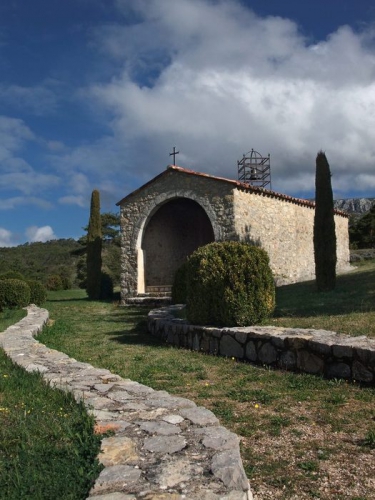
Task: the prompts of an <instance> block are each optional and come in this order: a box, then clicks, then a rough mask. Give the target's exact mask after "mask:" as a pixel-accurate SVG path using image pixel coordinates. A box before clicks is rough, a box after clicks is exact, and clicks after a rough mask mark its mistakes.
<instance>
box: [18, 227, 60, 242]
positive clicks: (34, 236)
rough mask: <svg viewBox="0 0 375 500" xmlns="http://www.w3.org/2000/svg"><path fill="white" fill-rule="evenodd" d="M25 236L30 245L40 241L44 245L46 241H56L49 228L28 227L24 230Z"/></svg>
mask: <svg viewBox="0 0 375 500" xmlns="http://www.w3.org/2000/svg"><path fill="white" fill-rule="evenodd" d="M25 234H26V237H27V239H28V241H29V242H30V243H34V242H36V241H41V242H43V243H44V242H46V241H50V240H55V239H56V236H55V234H54V232H53V229H52V227H51V226H42V227H37V226H30V227H28V228H27V229H26V232H25Z"/></svg>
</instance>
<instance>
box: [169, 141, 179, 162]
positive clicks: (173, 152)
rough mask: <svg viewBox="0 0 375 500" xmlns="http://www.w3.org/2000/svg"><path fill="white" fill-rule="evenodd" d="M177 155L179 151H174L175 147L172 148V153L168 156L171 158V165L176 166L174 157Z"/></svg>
mask: <svg viewBox="0 0 375 500" xmlns="http://www.w3.org/2000/svg"><path fill="white" fill-rule="evenodd" d="M178 154H179V151H176V146H173V151H172V153H169V156H173V165H176V155H178Z"/></svg>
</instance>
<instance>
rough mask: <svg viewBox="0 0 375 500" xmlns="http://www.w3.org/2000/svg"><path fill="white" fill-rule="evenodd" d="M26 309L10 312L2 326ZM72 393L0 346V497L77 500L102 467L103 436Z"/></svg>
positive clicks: (84, 493)
mask: <svg viewBox="0 0 375 500" xmlns="http://www.w3.org/2000/svg"><path fill="white" fill-rule="evenodd" d="M24 313H25V311H14V310H12V311H6V312H5V313H4V314H2V315H1V317H0V331H3V330H4V329H5V328H7V327H8V326H10V325H11V324H13V323H15V322H17V321H19V320H20V319H21V318H22V317H23V316H24ZM93 426H94V420H93V418H92V417H90V416H89V415H88V414H87V412H86V410H85V407H84V405H83V404H81V403H79V404H77V403H76V402H75V400H74V398H73V397H72V396H71V395H70V394H65V393H64V392H62V391H58V390H55V389H51V388H50V387H49V386H48V385H47V384H46V383H45V382H44V381H43V379H42V376H41V375H40V374H37V373H27V372H26V371H25V370H24V369H22V368H20V367H18V366H15V365H14V364H13V363H12V362H11V361H10V359H9V358H8V357H7V356H6V355H5V353H4V351H3V350H1V349H0V498H1V499H7V500H22V499H38V500H39V499H40V500H44V499H46V500H47V499H55V498H56V499H57V498H58V499H59V500H60V499H63V500H65V499H66V500H68V499H70V500H79V499H84V498H86V497H87V495H88V492H89V490H90V488H91V486H92V484H93V481H94V479H95V478H96V477H97V475H98V474H99V472H100V468H101V466H100V464H99V462H98V460H97V454H98V453H99V449H100V439H101V436H98V435H95V434H94V432H93Z"/></svg>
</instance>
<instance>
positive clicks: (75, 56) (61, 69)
mask: <svg viewBox="0 0 375 500" xmlns="http://www.w3.org/2000/svg"><path fill="white" fill-rule="evenodd" d="M374 135H375V3H374V1H373V0H315V1H314V2H304V1H301V0H289V1H288V0H283V1H281V0H63V1H62V0H33V1H28V0H26V1H25V0H6V1H3V2H1V3H0V247H5V246H15V245H19V244H24V243H26V242H35V241H48V240H51V239H55V238H79V237H80V236H82V235H83V234H84V230H83V227H84V226H86V225H87V223H88V218H89V205H90V197H91V193H92V190H93V189H98V190H99V192H100V198H101V210H102V212H109V211H110V212H115V213H118V207H117V206H116V203H117V202H118V201H119V200H121V199H122V198H123V197H124V196H126V195H127V194H129V193H130V192H132V191H133V190H135V189H137V188H138V187H140V186H141V185H142V184H144V183H145V182H148V181H149V180H150V179H152V178H153V177H154V176H156V175H158V174H159V173H161V172H162V171H163V170H164V169H165V168H166V167H167V165H168V164H169V163H172V162H173V160H172V157H171V156H170V155H169V153H170V152H171V151H172V150H173V147H174V146H175V147H176V150H177V151H179V154H178V155H177V156H176V164H177V165H179V166H182V167H185V168H189V169H192V170H196V171H198V172H204V173H208V174H211V175H217V176H223V177H227V178H230V179H237V161H238V160H240V159H241V158H242V156H243V154H244V153H246V152H248V151H250V150H251V149H254V150H256V151H258V152H259V153H260V154H261V155H264V156H267V155H268V154H270V163H271V179H272V189H273V190H274V191H277V192H281V193H285V194H288V195H291V196H296V197H301V198H313V197H314V190H315V187H314V183H315V158H316V155H317V153H318V151H320V150H322V151H324V152H325V153H326V156H327V159H328V162H329V164H330V168H331V173H332V187H333V191H334V197H335V198H351V197H375V136H374Z"/></svg>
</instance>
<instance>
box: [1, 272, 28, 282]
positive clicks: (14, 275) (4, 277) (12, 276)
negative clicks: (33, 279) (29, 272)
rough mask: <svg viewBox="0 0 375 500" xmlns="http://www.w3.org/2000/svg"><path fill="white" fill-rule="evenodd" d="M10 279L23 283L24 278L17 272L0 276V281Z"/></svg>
mask: <svg viewBox="0 0 375 500" xmlns="http://www.w3.org/2000/svg"><path fill="white" fill-rule="evenodd" d="M10 279H14V280H21V281H25V278H24V276H23V275H22V274H21V273H19V272H18V271H7V272H6V273H4V274H1V275H0V280H10Z"/></svg>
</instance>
